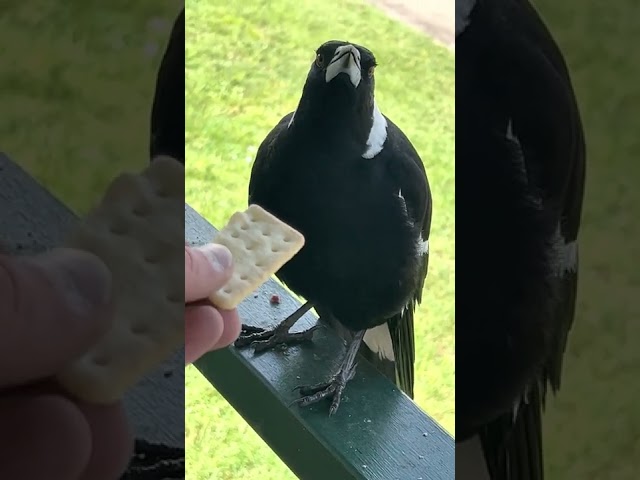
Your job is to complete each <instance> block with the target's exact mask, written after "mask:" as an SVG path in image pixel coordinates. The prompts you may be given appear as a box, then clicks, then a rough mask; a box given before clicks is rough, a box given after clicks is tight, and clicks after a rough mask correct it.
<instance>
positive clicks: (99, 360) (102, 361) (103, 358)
mask: <svg viewBox="0 0 640 480" xmlns="http://www.w3.org/2000/svg"><path fill="white" fill-rule="evenodd" d="M91 361H92V362H93V364H94V365H97V366H98V367H106V366H107V365H108V364H109V357H108V356H107V355H104V354H97V355H96V356H94V357H93V358H92V359H91Z"/></svg>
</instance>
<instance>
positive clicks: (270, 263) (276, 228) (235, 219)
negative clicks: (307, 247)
mask: <svg viewBox="0 0 640 480" xmlns="http://www.w3.org/2000/svg"><path fill="white" fill-rule="evenodd" d="M213 243H218V244H220V245H224V246H225V247H227V248H228V249H229V250H230V251H231V255H232V256H233V259H234V272H233V276H232V277H231V280H229V282H228V283H227V284H226V285H225V286H224V287H223V288H221V289H220V290H218V291H217V292H216V293H214V294H213V295H212V296H211V298H210V300H211V302H212V303H213V304H214V305H216V306H217V307H220V308H222V309H225V310H230V309H233V308H236V307H237V306H238V305H239V304H240V302H241V301H242V300H243V299H244V298H245V297H247V296H248V295H250V294H251V293H253V291H254V290H256V289H257V288H258V287H259V286H260V285H262V284H263V283H264V282H266V281H267V280H268V279H269V277H270V276H271V275H273V274H274V273H276V272H277V271H278V270H279V269H280V268H281V267H282V266H283V265H284V264H285V263H287V262H288V261H289V260H291V259H292V258H293V257H294V256H295V255H296V254H297V253H298V252H299V251H300V250H301V249H302V247H303V246H304V236H303V235H302V234H301V233H300V232H298V231H297V230H296V229H294V228H293V227H291V226H289V225H287V224H286V223H284V222H283V221H281V220H280V219H278V218H277V217H276V216H274V215H272V214H271V213H269V212H267V211H266V210H264V209H263V208H262V207H260V206H258V205H250V206H249V208H247V209H246V210H245V211H244V212H236V213H234V214H233V215H232V216H231V218H230V219H229V222H228V223H227V225H226V226H225V227H224V228H223V229H222V230H220V231H219V232H218V234H217V235H216V236H215V238H214V239H213Z"/></svg>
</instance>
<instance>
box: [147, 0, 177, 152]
mask: <svg viewBox="0 0 640 480" xmlns="http://www.w3.org/2000/svg"><path fill="white" fill-rule="evenodd" d="M184 30H185V21H184V8H183V9H182V10H181V11H180V14H179V15H178V18H177V19H176V21H175V23H174V25H173V30H172V31H171V36H170V38H169V43H168V44H167V49H166V50H165V53H164V56H163V58H162V62H161V64H160V69H159V71H158V77H157V79H156V90H155V94H154V98H153V106H152V109H151V142H150V145H149V150H150V155H151V158H153V157H155V156H157V155H168V156H171V157H173V158H176V159H178V160H180V161H181V162H182V163H184V125H185V120H184V85H185V84H184V61H185V54H184V38H185V37H184Z"/></svg>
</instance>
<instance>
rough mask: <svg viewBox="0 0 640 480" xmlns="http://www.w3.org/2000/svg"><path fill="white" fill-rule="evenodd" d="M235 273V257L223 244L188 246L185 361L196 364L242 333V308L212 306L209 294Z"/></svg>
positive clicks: (185, 277)
mask: <svg viewBox="0 0 640 480" xmlns="http://www.w3.org/2000/svg"><path fill="white" fill-rule="evenodd" d="M232 273H233V259H232V258H231V253H230V252H229V250H228V249H227V248H225V247H223V246H221V245H216V244H208V245H203V246H202V247H194V248H191V247H187V246H185V247H184V290H185V302H186V304H187V305H186V307H185V312H184V321H185V340H184V345H185V362H186V363H187V364H190V363H193V362H194V361H195V360H197V359H198V358H200V357H201V356H202V355H204V354H205V353H207V352H209V351H211V350H217V349H219V348H224V347H226V346H228V345H230V344H231V343H232V342H234V341H235V340H236V339H237V338H238V335H240V329H241V323H240V317H239V316H238V311H237V310H236V309H233V310H221V309H218V308H216V307H215V306H213V305H211V303H210V302H209V301H208V300H207V299H208V298H209V296H210V295H211V294H212V293H213V292H215V291H217V290H219V289H220V288H222V287H223V286H224V284H225V283H227V281H228V280H229V278H230V277H231V274H232Z"/></svg>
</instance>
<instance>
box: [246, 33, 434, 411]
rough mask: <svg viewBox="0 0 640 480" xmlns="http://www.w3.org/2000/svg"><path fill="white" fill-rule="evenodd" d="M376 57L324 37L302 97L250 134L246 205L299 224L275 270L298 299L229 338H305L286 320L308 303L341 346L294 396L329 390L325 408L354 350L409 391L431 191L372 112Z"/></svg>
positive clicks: (309, 399)
mask: <svg viewBox="0 0 640 480" xmlns="http://www.w3.org/2000/svg"><path fill="white" fill-rule="evenodd" d="M375 69H376V59H375V57H374V55H373V53H372V52H371V51H369V50H368V49H367V48H365V47H362V46H359V45H356V44H354V43H349V42H344V41H336V40H332V41H328V42H326V43H324V44H323V45H321V46H320V47H319V48H318V49H317V50H316V52H315V58H314V60H313V62H312V64H311V68H310V70H309V73H308V75H307V78H306V82H305V84H304V88H303V90H302V96H301V98H300V101H299V103H298V106H297V108H296V110H295V111H294V112H291V113H289V114H287V115H285V116H284V117H283V118H282V119H281V120H280V121H279V122H278V124H277V125H276V126H275V127H274V128H273V130H271V132H270V133H269V134H268V135H267V136H266V138H265V139H264V141H263V142H262V144H261V145H260V147H259V149H258V151H257V154H256V158H255V162H254V164H253V167H252V170H251V179H250V182H249V198H248V200H249V204H257V205H260V206H261V207H263V208H264V209H265V210H267V211H269V212H271V213H272V214H274V215H276V216H277V217H279V218H280V219H282V220H283V221H285V222H287V223H288V224H290V225H291V226H293V227H294V228H296V229H297V230H299V231H300V232H301V233H302V234H303V235H304V236H305V239H306V243H305V246H304V247H303V249H302V250H301V251H300V252H299V253H298V254H297V255H296V256H295V257H294V258H293V259H292V260H291V261H290V262H288V263H287V264H286V265H285V266H283V267H282V268H281V269H280V270H279V271H278V272H277V273H276V276H277V277H278V278H279V279H280V280H281V281H282V282H283V283H284V284H285V285H287V286H288V287H289V288H290V289H291V290H292V291H293V292H294V293H296V294H297V295H299V296H301V297H303V298H304V299H305V300H306V303H305V304H304V305H303V306H302V307H300V308H299V309H298V310H297V311H296V312H294V313H293V314H291V315H290V316H289V317H287V318H286V319H285V320H284V321H282V323H280V324H279V325H278V326H277V327H276V328H275V329H272V330H262V329H260V328H256V327H250V326H244V327H243V332H242V334H241V336H240V338H239V339H238V341H237V342H236V346H238V347H242V346H247V345H250V344H254V346H255V347H256V350H257V351H263V350H265V349H269V348H272V347H274V346H276V345H279V344H292V343H298V342H302V341H308V340H310V339H311V337H312V334H313V331H314V329H315V328H316V327H314V328H312V329H309V330H307V331H304V332H301V333H290V332H289V329H290V328H291V327H292V326H293V325H294V324H295V322H296V321H297V320H298V319H299V318H300V317H301V316H302V315H303V314H304V313H306V312H307V311H308V310H310V309H311V308H312V307H313V308H315V310H316V312H317V313H318V315H319V316H320V318H321V319H322V320H323V321H326V322H327V323H328V324H329V325H332V326H333V327H334V328H336V329H337V331H338V332H339V334H340V335H341V336H342V338H343V339H345V340H346V343H347V349H346V353H345V354H344V356H343V358H342V361H341V364H340V367H339V368H338V370H337V372H335V374H334V375H333V376H331V377H330V378H329V379H328V380H327V381H326V382H321V383H320V384H318V385H315V386H311V387H301V388H300V394H301V396H300V398H298V399H297V400H296V402H294V403H298V404H299V405H301V406H307V405H310V404H312V403H315V402H318V401H320V400H322V399H325V398H327V399H331V405H330V408H329V414H330V415H332V414H334V413H335V412H336V411H337V409H338V407H339V404H340V399H341V396H342V393H343V391H344V388H345V386H346V384H347V382H348V381H349V380H350V379H352V378H353V376H354V375H355V370H356V356H357V353H358V352H359V351H360V352H361V353H362V354H363V356H365V358H368V359H370V360H372V361H373V363H374V365H376V366H377V367H378V369H379V370H380V371H381V372H382V373H383V374H385V375H387V376H388V377H389V378H390V379H391V380H392V381H394V382H395V383H396V385H398V387H399V388H400V389H401V390H402V391H403V392H404V393H406V394H407V395H408V396H410V397H413V385H414V359H415V347H414V332H413V315H414V309H415V308H416V306H417V304H419V303H420V302H421V300H422V291H423V287H424V284H425V279H426V276H427V268H428V254H429V232H430V228H431V192H430V188H429V183H428V180H427V175H426V171H425V167H424V165H423V162H422V160H421V159H420V156H419V155H418V153H417V152H416V150H415V148H414V147H413V146H412V144H411V142H410V141H409V139H408V138H407V137H406V136H405V134H404V133H403V132H402V131H401V130H400V128H398V127H397V126H396V125H395V124H394V123H393V122H392V121H391V120H390V119H389V118H388V117H386V116H385V115H384V114H382V112H381V111H380V109H379V107H378V104H377V103H376V100H375V96H374V90H375V89H374V86H375V75H374V72H375Z"/></svg>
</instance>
